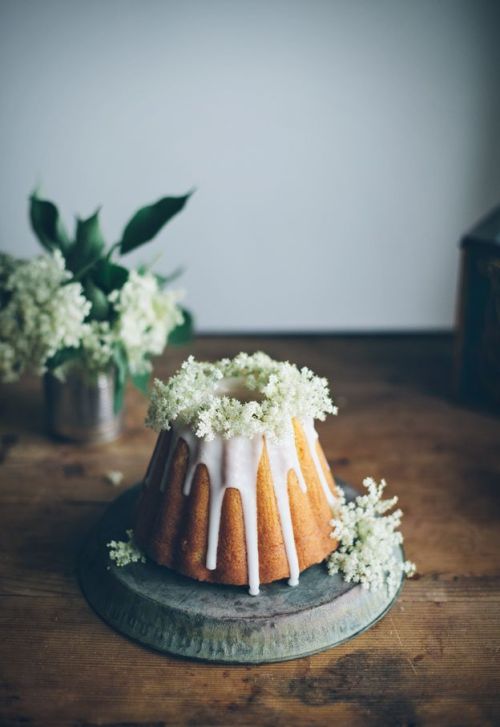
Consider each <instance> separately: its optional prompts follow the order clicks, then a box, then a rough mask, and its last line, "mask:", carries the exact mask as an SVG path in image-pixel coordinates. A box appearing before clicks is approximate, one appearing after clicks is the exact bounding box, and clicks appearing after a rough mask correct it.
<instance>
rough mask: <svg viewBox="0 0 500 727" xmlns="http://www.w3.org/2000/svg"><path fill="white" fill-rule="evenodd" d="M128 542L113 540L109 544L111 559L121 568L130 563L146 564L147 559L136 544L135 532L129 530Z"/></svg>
mask: <svg viewBox="0 0 500 727" xmlns="http://www.w3.org/2000/svg"><path fill="white" fill-rule="evenodd" d="M126 533H127V538H128V540H127V541H124V540H111V541H110V542H109V543H107V547H108V549H109V557H110V559H111V560H112V561H114V562H115V564H116V565H117V566H118V567H119V568H123V566H125V565H129V564H130V563H145V562H146V558H145V556H144V554H143V552H142V551H141V550H140V549H139V548H138V547H137V545H136V544H135V542H134V531H133V530H127V531H126Z"/></svg>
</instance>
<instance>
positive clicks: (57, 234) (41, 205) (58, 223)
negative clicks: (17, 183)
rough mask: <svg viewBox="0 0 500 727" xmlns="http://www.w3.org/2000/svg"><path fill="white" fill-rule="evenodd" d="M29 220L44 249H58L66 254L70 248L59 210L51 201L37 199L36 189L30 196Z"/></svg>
mask: <svg viewBox="0 0 500 727" xmlns="http://www.w3.org/2000/svg"><path fill="white" fill-rule="evenodd" d="M30 222H31V227H32V228H33V232H34V233H35V235H36V236H37V237H38V239H39V240H40V243H41V244H42V245H43V247H44V248H45V249H46V250H60V251H61V252H62V253H63V255H66V254H67V253H68V252H69V250H70V248H71V245H72V243H71V241H70V239H69V237H68V234H67V232H66V230H65V229H64V225H63V223H62V220H61V218H60V217H59V211H58V209H57V207H56V206H55V204H54V203H53V202H49V201H48V200H46V199H39V198H38V197H37V193H36V191H35V192H33V194H32V195H31V197H30Z"/></svg>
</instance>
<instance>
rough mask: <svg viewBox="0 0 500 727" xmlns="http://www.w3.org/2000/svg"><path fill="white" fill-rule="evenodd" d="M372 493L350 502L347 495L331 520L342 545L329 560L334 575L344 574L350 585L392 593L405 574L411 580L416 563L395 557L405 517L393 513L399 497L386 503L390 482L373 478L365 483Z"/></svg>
mask: <svg viewBox="0 0 500 727" xmlns="http://www.w3.org/2000/svg"><path fill="white" fill-rule="evenodd" d="M363 485H364V487H366V489H367V490H368V493H367V494H366V495H358V497H356V498H355V499H354V500H353V501H352V502H349V503H346V501H345V497H344V495H343V493H342V494H341V499H340V503H339V506H338V508H339V510H338V514H337V517H336V518H335V519H333V520H332V521H331V524H332V526H333V527H334V530H333V532H332V538H334V539H335V540H337V541H338V543H339V546H338V548H337V550H335V551H334V552H333V553H332V554H331V555H330V556H329V558H328V560H327V567H328V572H329V573H330V575H333V574H334V573H341V574H342V577H343V578H344V580H346V581H347V582H355V583H361V585H362V586H363V588H367V589H370V590H373V591H375V590H378V589H380V588H381V587H382V586H386V587H387V589H388V590H389V591H390V592H393V591H395V590H396V588H397V586H398V585H399V582H400V580H401V575H402V574H403V573H404V574H405V575H406V576H407V577H411V576H412V575H413V574H414V573H415V564H414V563H411V562H410V561H408V560H407V561H405V562H404V563H402V562H401V561H400V560H398V559H397V558H396V556H395V549H396V547H397V546H399V545H400V544H401V543H402V542H403V535H402V533H401V532H400V531H397V528H398V527H399V526H400V524H401V517H402V515H403V513H402V511H401V510H399V509H398V510H395V511H394V512H392V513H391V514H388V515H386V514H384V513H387V512H388V511H389V510H391V509H392V508H393V507H394V505H395V504H396V502H397V497H393V498H391V499H390V500H382V499H381V496H382V493H383V491H384V489H385V486H386V483H385V481H384V480H382V481H381V482H380V483H379V484H377V483H376V482H375V480H373V479H372V478H371V477H367V478H366V479H365V480H364V481H363Z"/></svg>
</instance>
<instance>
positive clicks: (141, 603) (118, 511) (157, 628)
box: [78, 482, 403, 664]
mask: <svg viewBox="0 0 500 727" xmlns="http://www.w3.org/2000/svg"><path fill="white" fill-rule="evenodd" d="M338 484H340V486H341V487H342V488H343V489H344V491H345V493H346V496H347V498H348V499H351V498H352V497H354V496H355V495H356V494H357V493H356V492H355V490H353V489H352V488H351V487H350V486H349V485H346V484H345V483H343V482H340V483H338ZM139 491H140V485H136V486H135V487H132V488H131V489H130V490H128V491H127V492H125V493H123V494H122V495H121V496H120V497H118V498H117V499H116V500H115V501H114V502H113V503H112V504H111V505H110V506H109V507H108V509H107V510H106V512H105V513H104V516H103V517H102V519H101V521H100V522H99V523H98V525H97V526H96V527H95V528H94V530H93V531H92V532H91V534H90V536H89V538H88V540H87V542H86V543H85V546H84V548H83V551H82V553H81V556H80V560H79V567H78V572H79V579H80V584H81V587H82V590H83V593H84V594H85V596H86V598H87V600H88V601H89V603H90V605H91V606H92V607H93V608H94V609H95V611H96V612H97V613H98V614H99V616H101V617H102V618H103V619H104V620H105V621H106V622H107V623H108V624H110V625H111V626H113V628H115V629H116V630H117V631H120V632H121V633H123V634H126V635H127V636H129V637H130V638H132V639H135V640H136V641H139V642H141V643H142V644H145V645H146V646H149V647H151V648H153V649H156V650H158V651H163V652H169V653H172V654H177V655H179V656H185V657H190V658H193V659H203V660H205V661H216V662H225V663H239V664H258V663H262V662H272V661H285V660H287V659H296V658H299V657H301V656H307V655H309V654H314V653H316V652H318V651H322V650H324V649H329V648H331V647H332V646H336V645H337V644H340V643H342V642H343V641H346V640H347V639H351V638H353V637H354V636H357V634H360V633H361V632H363V631H365V630H366V629H368V628H370V626H373V624H375V623H376V622H377V621H378V620H379V619H380V618H382V616H384V614H385V613H386V612H387V611H388V610H389V608H390V607H391V605H392V604H393V602H394V601H395V599H396V597H397V595H398V592H399V590H400V588H401V583H400V584H399V586H398V587H397V588H396V589H395V590H394V591H393V592H392V593H388V592H387V591H386V590H385V589H382V590H380V591H376V592H371V591H368V590H366V589H363V588H362V587H361V586H359V585H352V584H349V583H345V582H344V581H343V580H342V578H341V577H340V576H339V575H335V576H329V575H328V574H327V571H326V567H325V565H324V564H321V565H315V566H312V567H311V568H308V569H307V570H306V571H304V572H303V573H301V575H300V583H299V585H298V586H297V587H296V588H291V587H290V586H289V585H288V584H287V582H286V581H279V582H276V583H271V584H269V585H264V586H261V592H260V595H259V596H257V597H254V596H250V595H249V594H248V591H247V589H246V588H245V587H243V586H223V585H216V584H212V583H201V582H198V581H194V580H192V579H190V578H185V577H184V576H181V575H178V574H176V573H174V572H173V571H171V570H169V569H168V568H165V567H163V566H159V565H157V564H156V563H153V562H152V561H150V560H149V559H148V560H147V562H146V563H134V564H132V565H128V566H125V567H123V568H117V567H116V566H115V565H114V563H113V562H112V561H111V560H110V559H109V553H108V549H107V547H106V543H108V542H109V541H110V540H113V539H114V540H123V539H124V538H125V530H126V529H128V528H131V527H133V514H134V506H135V503H136V501H137V497H138V495H139ZM397 557H398V559H401V560H403V553H402V550H401V549H400V548H398V549H397Z"/></svg>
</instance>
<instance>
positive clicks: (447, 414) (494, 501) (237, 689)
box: [0, 336, 500, 727]
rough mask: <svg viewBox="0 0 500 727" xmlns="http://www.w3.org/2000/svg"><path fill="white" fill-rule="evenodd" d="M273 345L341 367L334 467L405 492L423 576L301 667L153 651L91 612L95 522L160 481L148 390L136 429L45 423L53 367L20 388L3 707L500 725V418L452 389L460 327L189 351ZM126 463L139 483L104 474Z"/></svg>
mask: <svg viewBox="0 0 500 727" xmlns="http://www.w3.org/2000/svg"><path fill="white" fill-rule="evenodd" d="M257 349H264V350H266V351H268V352H269V353H270V354H271V355H273V356H276V357H279V358H288V359H290V360H293V361H296V362H298V363H299V364H308V365H310V366H311V367H312V368H313V369H314V370H316V371H317V372H318V373H320V374H322V375H325V376H327V377H328V378H329V379H330V380H331V381H332V383H333V388H334V391H335V393H336V396H337V403H338V404H339V407H340V414H339V417H338V418H337V419H333V418H331V419H330V421H328V422H326V423H325V424H323V425H320V426H321V430H320V435H321V440H322V443H323V444H324V447H325V450H326V456H327V458H328V459H329V461H330V463H331V465H332V468H333V470H334V472H336V473H337V474H339V475H340V476H341V477H342V478H344V479H345V480H347V481H350V482H352V483H353V484H358V485H359V483H360V482H361V480H362V478H363V477H364V476H365V475H367V474H371V475H373V476H374V477H382V476H383V477H385V478H386V479H387V480H388V483H389V486H388V493H389V494H391V493H396V492H397V494H398V495H399V496H400V502H401V506H402V508H403V509H404V511H405V519H404V522H403V529H404V533H405V538H406V551H407V555H408V557H410V558H412V559H414V560H416V561H417V564H418V567H419V573H418V577H417V579H416V580H413V581H409V582H408V583H407V584H406V586H405V589H404V591H403V593H402V596H401V597H400V599H399V602H398V603H397V604H396V606H395V608H394V609H393V610H392V611H391V613H390V615H389V616H388V617H387V618H386V619H384V620H383V621H382V622H380V623H379V624H378V625H377V626H375V628H374V629H372V630H371V631H369V632H367V633H365V634H363V635H361V636H360V637H358V638H357V639H356V640H354V641H352V642H350V643H348V644H344V645H342V646H340V647H338V648H336V649H334V650H331V651H328V652H325V653H323V654H319V655H316V656H313V657H309V658H305V659H300V660H297V661H293V662H288V663H284V664H273V665H263V666H255V667H254V666H252V667H224V666H215V665H206V664H197V663H194V662H190V661H187V660H182V659H177V658H171V657H166V656H163V655H160V654H156V653H154V652H150V651H147V650H146V649H143V648H142V647H140V646H138V645H136V644H134V643H132V642H130V641H128V640H127V639H125V638H123V637H122V636H120V635H118V634H116V633H114V632H113V631H111V630H110V629H109V628H108V627H107V626H106V625H105V624H104V623H102V622H101V621H100V620H99V619H98V618H97V617H96V616H95V615H94V613H93V612H92V611H91V610H90V608H89V607H88V606H87V604H86V602H85V601H84V599H83V598H82V596H81V594H80V592H79V589H78V584H77V582H76V579H75V559H76V554H77V553H78V551H79V548H80V546H81V543H82V539H83V537H84V536H85V534H86V532H87V530H88V529H89V527H90V526H91V525H92V524H93V523H94V522H95V520H96V519H97V518H98V517H99V515H100V514H101V513H102V511H103V510H104V508H105V505H106V503H107V502H109V501H110V500H111V499H113V498H114V497H115V496H116V495H117V493H118V492H119V491H122V490H123V488H124V487H127V486H129V485H131V484H133V483H134V482H136V481H137V480H139V479H140V478H141V476H142V475H143V473H144V470H145V467H146V464H147V461H148V458H149V455H150V452H151V450H152V447H153V444H154V435H153V434H152V433H151V432H149V431H147V430H145V429H144V427H143V425H142V421H143V418H144V414H145V408H146V404H145V401H144V400H143V399H142V398H141V397H140V395H139V394H136V393H135V392H133V391H130V392H128V400H127V404H128V413H127V431H126V434H125V435H124V436H123V437H122V439H120V440H119V441H117V442H115V443H112V444H109V445H104V446H101V447H99V446H88V447H80V446H75V445H72V444H67V443H56V442H52V441H50V440H48V439H47V438H46V437H45V435H44V433H43V417H42V402H41V394H40V386H39V382H38V381H35V380H28V381H24V382H23V383H22V384H20V385H17V384H16V385H11V386H9V387H3V388H2V390H1V398H0V402H1V403H0V406H1V411H0V549H1V558H0V635H1V638H0V670H1V672H0V674H1V677H0V723H1V724H5V725H11V724H12V725H15V724H27V725H35V726H38V725H40V726H43V727H45V726H46V725H49V726H50V725H80V726H82V725H87V726H89V727H90V726H91V725H107V726H108V727H110V726H111V725H114V726H115V727H117V726H118V725H121V726H122V727H124V725H135V724H137V725H142V726H143V727H146V726H148V727H150V726H152V725H198V726H199V725H255V724H259V725H272V726H273V727H281V725H287V727H288V726H290V725H318V726H319V725H329V724H331V725H334V724H335V725H344V724H346V725H354V726H356V725H372V724H373V725H390V724H408V725H409V724H414V725H416V724H436V725H447V724H450V725H451V724H460V725H463V724H471V725H478V724H481V725H495V724H498V723H499V722H500V698H499V694H500V669H499V661H500V625H499V621H500V616H499V614H500V555H499V526H500V420H499V419H498V418H494V417H493V416H492V415H490V414H488V413H483V412H480V411H473V410H469V409H465V408H462V407H461V406H458V405H456V404H454V402H453V401H452V400H451V398H450V394H449V391H450V388H451V382H450V379H451V377H450V373H451V349H452V346H451V340H450V339H449V338H448V337H444V336H428V337H423V336H414V337H410V336H408V337H363V338H349V337H319V336H318V337H307V338H306V337H303V338H294V337H280V338H258V337H227V338H224V337H207V338H201V339H199V340H198V341H197V342H196V343H195V344H193V345H192V346H191V347H189V348H184V349H177V350H174V351H169V352H168V354H167V355H166V357H165V358H164V359H163V360H162V361H160V362H159V364H158V366H157V371H156V374H157V375H159V376H162V377H165V376H167V375H168V374H170V373H171V372H172V371H173V370H175V368H177V366H178V365H179V363H180V361H181V360H182V359H183V358H185V356H187V355H188V353H191V352H193V353H195V354H196V355H198V356H205V357H208V358H213V357H219V356H223V355H232V354H234V353H236V352H238V351H240V350H248V351H253V350H257ZM112 469H119V470H121V471H123V472H124V474H125V480H124V482H123V484H122V485H121V487H120V488H114V487H112V486H111V485H110V484H108V483H107V482H106V481H105V479H104V475H105V473H106V472H107V471H108V470H112Z"/></svg>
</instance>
